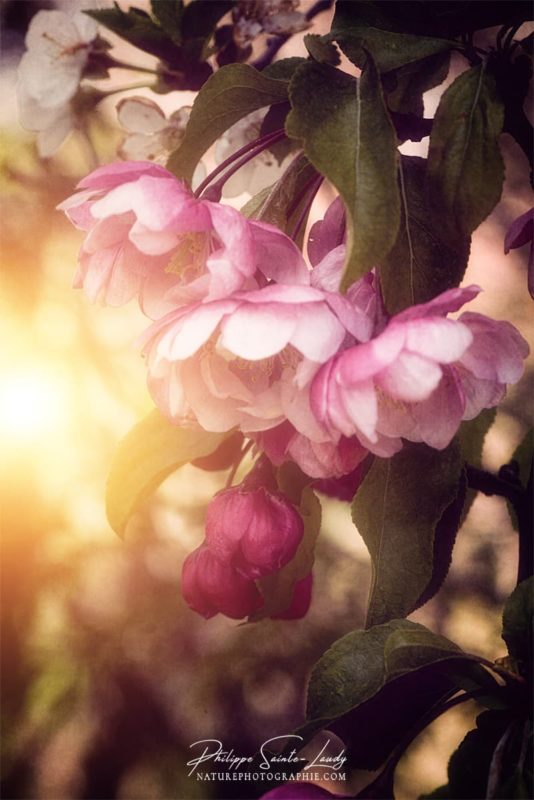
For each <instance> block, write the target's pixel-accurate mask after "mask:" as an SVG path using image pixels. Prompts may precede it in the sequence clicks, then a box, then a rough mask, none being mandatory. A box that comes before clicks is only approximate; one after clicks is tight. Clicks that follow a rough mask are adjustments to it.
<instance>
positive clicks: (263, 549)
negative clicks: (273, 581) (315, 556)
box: [206, 481, 304, 578]
mask: <svg viewBox="0 0 534 800" xmlns="http://www.w3.org/2000/svg"><path fill="white" fill-rule="evenodd" d="M303 532H304V525H303V522H302V518H301V516H300V514H299V513H298V512H297V511H296V509H295V507H294V506H293V505H292V504H291V503H290V502H289V501H288V500H287V498H286V497H284V495H282V494H281V493H280V492H277V491H272V490H270V489H268V488H267V487H266V486H261V485H259V486H255V485H254V484H252V485H251V484H250V483H248V482H247V481H245V482H244V483H243V484H241V485H240V486H234V487H231V488H230V489H226V490H224V491H222V492H219V493H218V494H216V495H215V497H214V498H213V500H212V501H211V502H210V503H209V505H208V510H207V514H206V543H207V546H208V547H209V548H210V550H211V552H212V553H213V554H214V555H216V556H217V557H218V558H219V559H220V560H221V561H224V562H226V563H228V564H231V565H232V567H233V568H234V569H236V570H237V571H238V572H239V573H240V574H241V575H243V576H244V577H246V578H260V577H262V576H263V575H270V574H272V573H273V572H277V571H278V570H279V569H280V568H281V567H283V566H284V565H285V564H287V563H288V562H289V561H291V559H292V558H293V556H294V555H295V553H296V551H297V547H298V546H299V544H300V542H301V539H302V535H303Z"/></svg>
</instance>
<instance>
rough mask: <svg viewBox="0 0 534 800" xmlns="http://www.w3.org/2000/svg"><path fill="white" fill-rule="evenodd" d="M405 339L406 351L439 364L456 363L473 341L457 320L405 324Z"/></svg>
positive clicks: (424, 320)
mask: <svg viewBox="0 0 534 800" xmlns="http://www.w3.org/2000/svg"><path fill="white" fill-rule="evenodd" d="M392 324H394V322H393V323H392ZM405 337H406V338H405V345H404V346H405V348H406V350H410V351H411V352H412V353H418V354H419V355H421V356H425V357H426V358H428V359H431V360H432V361H439V362H440V363H441V364H452V363H453V362H454V361H457V360H458V359H459V358H460V357H461V356H462V355H463V353H464V352H465V351H466V350H467V348H468V347H469V345H470V344H471V342H472V341H473V334H472V333H471V332H470V330H469V328H468V327H467V326H466V325H463V324H462V323H461V322H458V321H457V320H453V319H440V318H431V319H429V318H423V319H416V320H413V321H410V322H407V323H406V324H405Z"/></svg>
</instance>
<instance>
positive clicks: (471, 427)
mask: <svg viewBox="0 0 534 800" xmlns="http://www.w3.org/2000/svg"><path fill="white" fill-rule="evenodd" d="M496 415H497V412H496V410H495V409H494V408H486V409H484V411H482V412H481V413H480V414H479V415H478V417H475V419H471V420H469V421H468V422H462V424H461V425H460V430H459V432H458V440H459V442H460V447H461V449H462V456H463V459H464V461H467V463H468V464H472V465H473V466H474V467H480V466H481V465H482V450H483V447H484V441H485V439H486V435H487V433H488V431H489V429H490V428H491V426H492V425H493V423H494V422H495V417H496Z"/></svg>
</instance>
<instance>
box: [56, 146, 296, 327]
mask: <svg viewBox="0 0 534 800" xmlns="http://www.w3.org/2000/svg"><path fill="white" fill-rule="evenodd" d="M78 188H79V189H81V190H82V191H80V192H79V193H77V194H75V195H73V196H72V197H70V198H68V199H67V200H65V201H64V202H63V203H62V204H61V205H60V206H59V208H61V209H62V210H64V211H65V212H66V213H67V216H68V217H69V219H70V220H71V222H73V224H74V225H76V227H78V228H81V229H82V230H83V231H85V232H86V237H85V240H84V243H83V245H82V249H81V252H80V257H79V266H78V271H77V273H76V276H75V278H74V285H75V287H76V288H83V289H84V291H85V293H86V294H87V296H88V297H89V299H90V300H91V301H93V302H94V301H96V300H101V301H102V302H104V303H105V304H108V305H112V306H119V305H122V304H123V303H125V302H127V301H128V300H130V299H132V298H134V297H138V298H139V302H140V304H141V307H142V309H143V310H144V311H145V313H147V314H148V315H149V316H159V315H160V314H161V313H165V311H169V310H170V309H172V308H174V307H176V305H179V304H183V303H191V302H195V301H199V300H208V301H210V300H216V299H220V298H223V297H226V296H227V295H229V294H231V293H232V292H235V291H237V290H239V289H243V288H257V287H258V286H260V285H263V284H265V283H266V282H267V280H276V281H278V282H282V283H283V282H290V283H293V284H307V283H309V272H308V270H307V268H306V265H305V262H304V260H303V258H302V256H301V254H300V252H299V250H298V249H297V248H296V246H295V244H294V243H293V242H292V241H291V240H290V239H289V238H288V237H287V236H285V234H283V233H282V232H281V231H279V230H278V229H277V228H274V227H273V226H270V225H267V224H265V223H259V222H253V221H249V220H247V219H246V218H245V217H243V215H242V214H240V213H239V212H238V211H236V210H235V209H233V208H231V207H229V206H223V205H221V204H220V203H212V202H210V201H207V200H198V199H197V198H195V197H194V195H193V194H192V193H191V191H190V190H189V188H188V187H187V185H186V184H185V183H183V182H182V181H180V180H178V179H176V178H175V177H174V176H173V175H172V174H171V173H170V172H168V171H167V170H166V169H164V168H163V167H160V166H158V165H156V164H152V163H150V162H143V161H126V162H121V163H117V164H109V165H106V166H104V167H100V168H99V169H96V170H95V171H94V172H92V173H91V174H90V175H89V176H87V177H86V178H85V179H84V180H82V181H81V182H80V184H79V187H78Z"/></svg>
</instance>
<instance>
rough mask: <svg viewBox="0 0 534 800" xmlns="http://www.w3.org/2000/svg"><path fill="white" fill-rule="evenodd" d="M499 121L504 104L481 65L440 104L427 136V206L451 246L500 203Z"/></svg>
mask: <svg viewBox="0 0 534 800" xmlns="http://www.w3.org/2000/svg"><path fill="white" fill-rule="evenodd" d="M503 121H504V109H503V104H502V102H501V100H500V99H499V97H498V96H497V91H496V86H495V80H494V79H493V77H492V76H491V75H488V74H487V72H486V70H485V65H484V64H481V65H479V66H478V67H473V68H472V69H469V70H467V71H466V72H463V73H462V74H461V75H460V76H459V77H458V78H456V80H455V81H454V83H453V84H452V85H451V86H450V87H449V88H448V89H447V91H446V92H445V93H444V94H443V97H442V98H441V101H440V104H439V107H438V110H437V112H436V117H435V119H434V124H433V126H432V133H431V134H430V147H429V152H428V179H429V200H430V203H431V204H432V207H433V209H434V211H435V213H436V223H437V222H438V220H439V224H441V225H442V226H443V228H444V229H446V231H447V234H448V236H449V237H451V239H452V240H454V239H455V238H456V237H458V235H459V234H462V233H463V234H464V235H467V236H468V235H469V234H471V233H472V232H473V231H474V230H475V228H477V227H478V225H480V223H481V222H482V221H483V220H484V219H485V218H486V217H487V216H488V214H489V213H490V212H491V210H492V209H493V208H494V206H495V205H496V204H497V202H498V201H499V198H500V196H501V191H502V184H503V178H504V167H503V160H502V156H501V153H500V150H499V144H498V137H499V134H500V133H501V130H502V126H503Z"/></svg>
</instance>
